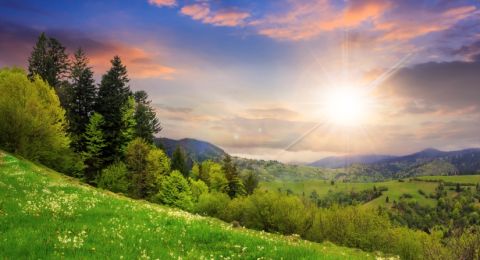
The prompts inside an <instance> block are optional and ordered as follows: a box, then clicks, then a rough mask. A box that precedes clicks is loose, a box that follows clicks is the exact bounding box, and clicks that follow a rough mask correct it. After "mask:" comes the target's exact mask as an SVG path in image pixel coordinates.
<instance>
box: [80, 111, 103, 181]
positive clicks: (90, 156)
mask: <svg viewBox="0 0 480 260" xmlns="http://www.w3.org/2000/svg"><path fill="white" fill-rule="evenodd" d="M103 124H105V120H104V119H103V116H102V115H100V114H99V113H94V114H93V115H92V116H91V117H90V120H89V123H88V125H87V126H86V129H85V133H84V134H83V136H82V143H83V144H84V151H83V152H82V153H81V154H82V156H83V158H84V160H85V164H86V165H87V168H86V169H85V179H86V181H87V182H93V181H94V180H95V179H96V178H97V175H98V172H99V171H100V169H101V168H102V166H103V159H102V151H103V149H104V148H105V146H106V144H105V138H104V136H103V132H102V126H103Z"/></svg>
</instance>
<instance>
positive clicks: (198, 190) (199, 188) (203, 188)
mask: <svg viewBox="0 0 480 260" xmlns="http://www.w3.org/2000/svg"><path fill="white" fill-rule="evenodd" d="M189 181H190V190H191V191H192V199H193V201H194V202H198V199H199V198H200V196H201V195H202V194H205V193H208V186H207V184H205V182H203V181H202V180H194V179H192V178H190V179H189Z"/></svg>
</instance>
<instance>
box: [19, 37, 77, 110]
mask: <svg viewBox="0 0 480 260" xmlns="http://www.w3.org/2000/svg"><path fill="white" fill-rule="evenodd" d="M68 69H69V61H68V55H67V53H66V51H65V47H64V46H63V45H62V44H61V43H60V42H59V41H57V40H56V39H55V38H51V37H47V36H46V35H45V33H42V34H40V36H39V37H38V40H37V43H36V45H35V47H34V48H33V51H32V53H31V55H30V57H29V58H28V77H29V78H30V79H31V80H34V79H35V75H38V76H40V78H42V79H43V80H45V81H46V82H47V83H48V84H49V85H50V86H52V87H53V88H54V89H55V91H56V92H57V94H58V96H59V97H60V100H61V102H62V105H64V107H66V106H65V105H66V104H67V98H66V94H67V92H68V91H67V89H65V88H68V87H69V86H68V84H66V77H67V73H68Z"/></svg>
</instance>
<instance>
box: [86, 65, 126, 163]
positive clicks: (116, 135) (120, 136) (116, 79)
mask: <svg viewBox="0 0 480 260" xmlns="http://www.w3.org/2000/svg"><path fill="white" fill-rule="evenodd" d="M111 63H112V67H111V68H110V70H108V71H107V73H106V74H105V75H103V76H102V80H101V83H100V87H99V90H98V97H97V102H96V109H95V111H96V112H98V113H100V114H101V115H102V116H103V117H104V119H105V124H104V125H103V132H104V135H105V140H106V144H107V146H106V147H105V149H104V152H103V156H104V158H105V159H106V161H107V162H110V163H111V162H113V161H114V160H115V159H116V158H119V157H120V156H121V155H122V148H123V147H124V146H125V145H126V143H125V138H124V137H125V132H123V133H122V131H123V129H124V125H125V124H124V123H125V122H124V120H125V107H126V106H127V104H128V102H129V97H130V95H131V92H130V87H129V86H128V82H129V79H128V75H127V68H126V67H125V66H124V65H123V64H122V61H121V60H120V57H118V56H115V57H114V58H113V59H112V60H111Z"/></svg>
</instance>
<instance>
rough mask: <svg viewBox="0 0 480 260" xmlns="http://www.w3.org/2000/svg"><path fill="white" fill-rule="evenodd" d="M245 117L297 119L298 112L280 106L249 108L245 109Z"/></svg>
mask: <svg viewBox="0 0 480 260" xmlns="http://www.w3.org/2000/svg"><path fill="white" fill-rule="evenodd" d="M245 112H246V117H248V118H253V119H267V118H268V119H288V120H292V119H298V118H299V117H300V114H299V113H297V112H295V111H293V110H290V109H287V108H282V107H274V108H250V109H247V110H246V111H245Z"/></svg>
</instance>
